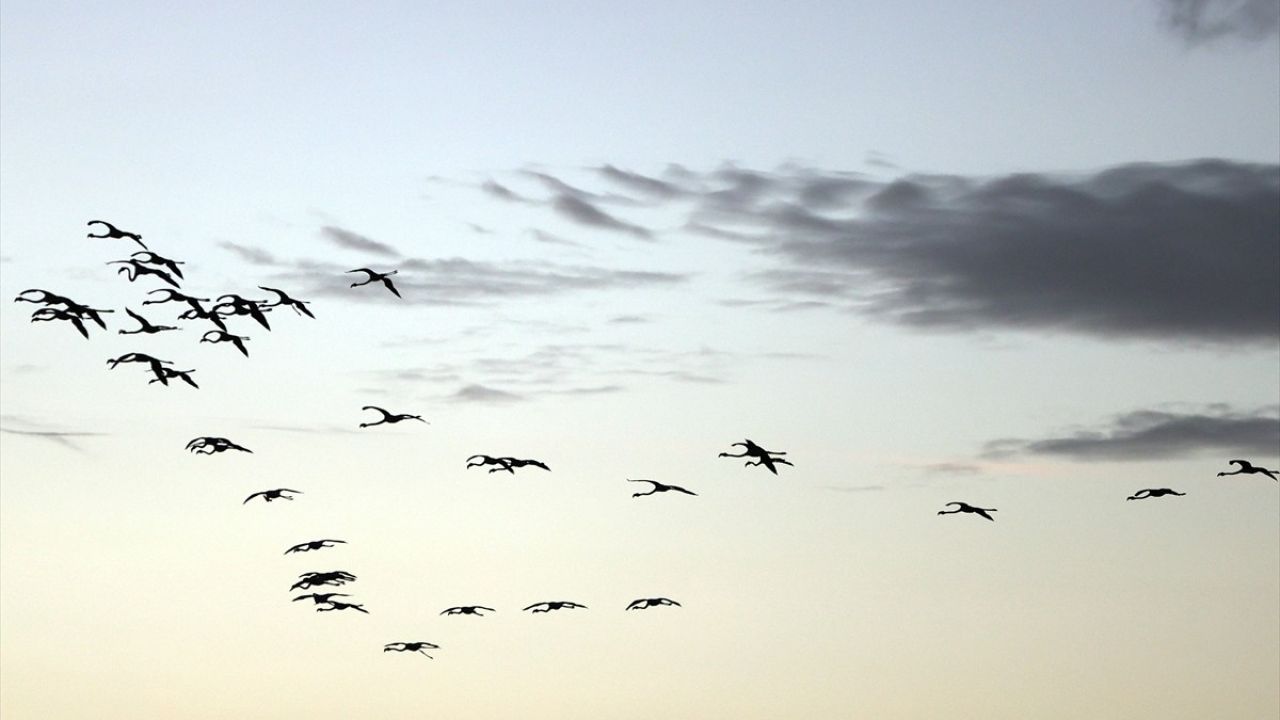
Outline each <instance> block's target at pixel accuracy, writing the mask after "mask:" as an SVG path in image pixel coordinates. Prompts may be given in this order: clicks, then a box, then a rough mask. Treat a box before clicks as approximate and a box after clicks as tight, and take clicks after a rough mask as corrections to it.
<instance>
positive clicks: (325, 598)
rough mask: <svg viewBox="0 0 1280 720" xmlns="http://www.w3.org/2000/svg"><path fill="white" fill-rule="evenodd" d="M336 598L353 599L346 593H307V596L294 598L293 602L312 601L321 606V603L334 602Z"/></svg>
mask: <svg viewBox="0 0 1280 720" xmlns="http://www.w3.org/2000/svg"><path fill="white" fill-rule="evenodd" d="M335 597H351V596H350V595H348V594H346V593H340V592H331V593H307V594H306V595H299V596H298V597H296V598H294V599H293V600H292V602H298V601H299V600H312V601H314V603H315V604H316V605H320V604H321V603H327V602H332V601H333V600H332V598H335Z"/></svg>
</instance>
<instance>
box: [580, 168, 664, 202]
mask: <svg viewBox="0 0 1280 720" xmlns="http://www.w3.org/2000/svg"><path fill="white" fill-rule="evenodd" d="M596 172H598V173H600V175H601V176H603V177H604V178H606V179H608V180H612V181H613V182H615V183H617V184H619V185H621V186H623V187H625V188H627V189H629V190H635V191H637V192H640V193H644V194H645V195H649V196H652V197H658V198H668V199H669V198H676V197H680V196H682V195H684V194H685V190H684V189H683V188H681V187H680V186H679V185H676V184H675V183H671V182H667V181H665V180H659V179H657V178H652V177H649V176H647V175H641V174H639V173H634V172H629V171H627V170H619V169H618V168H616V167H614V166H613V165H604V166H602V167H599V168H596Z"/></svg>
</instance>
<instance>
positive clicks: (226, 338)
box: [183, 311, 249, 357]
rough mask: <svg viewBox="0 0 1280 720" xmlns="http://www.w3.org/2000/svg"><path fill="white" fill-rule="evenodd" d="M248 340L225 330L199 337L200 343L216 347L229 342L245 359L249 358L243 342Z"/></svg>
mask: <svg viewBox="0 0 1280 720" xmlns="http://www.w3.org/2000/svg"><path fill="white" fill-rule="evenodd" d="M187 312H190V311H187ZM183 314H184V315H185V314H186V313H183ZM248 340H249V338H248V337H246V336H244V335H232V334H231V333H229V332H226V331H225V330H210V331H208V332H206V333H205V334H204V335H202V336H200V342H202V343H212V344H214V345H216V344H218V343H220V342H229V343H231V344H232V345H235V346H236V349H237V350H239V351H240V354H242V355H244V356H245V357H249V348H246V347H245V346H244V344H245V342H247V341H248Z"/></svg>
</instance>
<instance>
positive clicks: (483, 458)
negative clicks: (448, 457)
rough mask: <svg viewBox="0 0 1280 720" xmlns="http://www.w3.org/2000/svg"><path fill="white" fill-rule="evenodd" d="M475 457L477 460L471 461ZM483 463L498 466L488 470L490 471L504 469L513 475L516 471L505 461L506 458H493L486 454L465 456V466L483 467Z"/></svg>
mask: <svg viewBox="0 0 1280 720" xmlns="http://www.w3.org/2000/svg"><path fill="white" fill-rule="evenodd" d="M477 458H479V462H473V461H475V460H476V459H477ZM485 465H497V466H498V467H496V468H494V469H492V470H490V471H489V472H491V473H493V472H498V471H500V470H506V471H507V472H509V473H511V474H513V475H514V474H515V472H516V471H515V470H512V469H511V466H510V465H508V464H507V463H506V458H495V457H489V456H488V455H472V456H471V457H469V458H467V468H473V467H484V466H485Z"/></svg>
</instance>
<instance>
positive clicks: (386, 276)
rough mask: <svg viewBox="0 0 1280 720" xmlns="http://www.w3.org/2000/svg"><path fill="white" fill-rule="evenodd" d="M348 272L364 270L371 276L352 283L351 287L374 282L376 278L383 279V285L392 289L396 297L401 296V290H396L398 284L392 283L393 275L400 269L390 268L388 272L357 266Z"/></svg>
mask: <svg viewBox="0 0 1280 720" xmlns="http://www.w3.org/2000/svg"><path fill="white" fill-rule="evenodd" d="M347 272H348V273H355V272H362V273H364V274H365V275H368V276H369V278H368V279H367V280H365V281H364V282H358V283H351V287H360V286H361V285H368V284H369V283H371V282H374V281H375V280H381V281H382V284H383V286H385V287H386V288H387V289H388V290H390V291H391V294H392V295H395V296H396V297H400V291H399V290H396V286H395V285H393V284H392V283H391V276H392V275H395V274H396V273H398V272H400V271H399V270H388V271H387V272H384V273H380V272H377V271H374V270H370V269H369V268H356V269H355V270H348V271H347Z"/></svg>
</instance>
